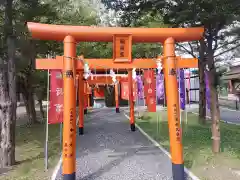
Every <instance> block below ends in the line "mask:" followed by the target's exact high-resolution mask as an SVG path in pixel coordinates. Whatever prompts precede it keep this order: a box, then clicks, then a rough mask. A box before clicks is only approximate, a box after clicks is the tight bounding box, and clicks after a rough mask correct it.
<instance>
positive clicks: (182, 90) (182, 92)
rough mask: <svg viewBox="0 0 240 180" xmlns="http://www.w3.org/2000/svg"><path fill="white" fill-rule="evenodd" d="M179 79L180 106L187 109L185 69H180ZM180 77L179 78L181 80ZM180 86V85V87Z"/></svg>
mask: <svg viewBox="0 0 240 180" xmlns="http://www.w3.org/2000/svg"><path fill="white" fill-rule="evenodd" d="M178 72H179V79H180V82H179V81H178V91H179V98H180V108H181V109H182V110H185V104H186V102H185V80H184V69H179V71H178ZM179 79H178V80H179ZM179 86H180V87H179Z"/></svg>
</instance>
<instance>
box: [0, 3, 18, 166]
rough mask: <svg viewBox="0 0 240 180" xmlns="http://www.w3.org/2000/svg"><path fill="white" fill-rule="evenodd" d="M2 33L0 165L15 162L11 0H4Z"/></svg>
mask: <svg viewBox="0 0 240 180" xmlns="http://www.w3.org/2000/svg"><path fill="white" fill-rule="evenodd" d="M3 10H4V11H3V15H4V16H3V17H4V21H3V22H2V24H3V34H1V35H2V38H1V52H0V53H1V54H0V66H1V70H0V92H1V93H0V114H1V117H0V118H1V119H0V122H1V138H0V140H1V148H0V166H1V167H6V166H11V165H13V164H14V163H15V124H16V107H17V102H16V74H15V73H16V69H15V51H16V47H15V45H16V44H15V40H16V36H15V32H14V29H13V0H5V1H4V8H3Z"/></svg>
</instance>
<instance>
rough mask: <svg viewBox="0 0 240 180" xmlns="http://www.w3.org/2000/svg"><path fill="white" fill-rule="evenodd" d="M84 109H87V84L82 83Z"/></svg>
mask: <svg viewBox="0 0 240 180" xmlns="http://www.w3.org/2000/svg"><path fill="white" fill-rule="evenodd" d="M83 104H84V106H83V107H84V109H87V108H88V84H87V82H86V81H84V103H83Z"/></svg>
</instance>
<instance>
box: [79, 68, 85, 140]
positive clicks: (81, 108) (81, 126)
mask: <svg viewBox="0 0 240 180" xmlns="http://www.w3.org/2000/svg"><path fill="white" fill-rule="evenodd" d="M78 82H79V86H78V88H79V89H78V101H79V110H78V111H79V112H78V117H79V122H78V133H79V135H82V134H83V133H84V80H83V72H82V71H80V72H79V80H78Z"/></svg>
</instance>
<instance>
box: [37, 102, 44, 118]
mask: <svg viewBox="0 0 240 180" xmlns="http://www.w3.org/2000/svg"><path fill="white" fill-rule="evenodd" d="M38 103H39V106H40V113H41V116H42V117H41V118H42V120H44V117H45V116H44V109H43V104H42V100H41V99H39V100H38Z"/></svg>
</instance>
